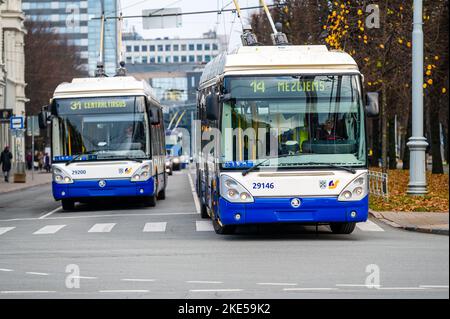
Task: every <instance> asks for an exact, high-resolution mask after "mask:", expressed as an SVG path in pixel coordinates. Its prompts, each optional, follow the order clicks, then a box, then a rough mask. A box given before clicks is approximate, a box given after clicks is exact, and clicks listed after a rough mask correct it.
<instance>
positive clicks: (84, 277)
mask: <svg viewBox="0 0 450 319" xmlns="http://www.w3.org/2000/svg"><path fill="white" fill-rule="evenodd" d="M70 278H73V279H98V278H97V277H87V276H71V277H70Z"/></svg>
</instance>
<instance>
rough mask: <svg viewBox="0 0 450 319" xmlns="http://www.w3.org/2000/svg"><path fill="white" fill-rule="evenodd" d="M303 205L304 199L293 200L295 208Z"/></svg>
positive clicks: (292, 204)
mask: <svg viewBox="0 0 450 319" xmlns="http://www.w3.org/2000/svg"><path fill="white" fill-rule="evenodd" d="M301 205H302V201H301V200H300V199H299V198H294V199H293V200H291V206H292V207H294V208H299V207H300V206H301Z"/></svg>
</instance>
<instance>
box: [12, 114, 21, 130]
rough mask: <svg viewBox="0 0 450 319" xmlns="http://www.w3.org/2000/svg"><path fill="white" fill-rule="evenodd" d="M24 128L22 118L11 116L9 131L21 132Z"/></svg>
mask: <svg viewBox="0 0 450 319" xmlns="http://www.w3.org/2000/svg"><path fill="white" fill-rule="evenodd" d="M23 128H24V120H23V116H13V117H11V121H10V129H11V130H23Z"/></svg>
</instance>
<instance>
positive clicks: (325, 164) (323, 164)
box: [299, 162, 357, 174]
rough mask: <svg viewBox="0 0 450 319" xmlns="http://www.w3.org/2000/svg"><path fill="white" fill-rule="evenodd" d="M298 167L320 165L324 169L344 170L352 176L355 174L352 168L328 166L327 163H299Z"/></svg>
mask: <svg viewBox="0 0 450 319" xmlns="http://www.w3.org/2000/svg"><path fill="white" fill-rule="evenodd" d="M299 165H302V166H303V165H305V166H306V165H322V166H325V167H331V168H335V169H340V170H344V171H347V172H350V173H352V174H356V173H357V171H356V170H355V169H354V168H351V167H347V166H340V165H336V164H328V163H315V162H309V163H301V164H299Z"/></svg>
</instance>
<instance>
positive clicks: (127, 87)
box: [53, 76, 159, 102]
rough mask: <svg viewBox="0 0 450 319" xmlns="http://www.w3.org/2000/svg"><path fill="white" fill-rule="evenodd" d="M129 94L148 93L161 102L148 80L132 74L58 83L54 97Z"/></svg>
mask: <svg viewBox="0 0 450 319" xmlns="http://www.w3.org/2000/svg"><path fill="white" fill-rule="evenodd" d="M128 95H147V96H149V97H151V98H152V99H153V100H155V101H157V102H159V101H158V100H157V98H156V95H155V93H154V91H153V89H152V87H151V86H150V85H149V84H148V83H147V82H145V81H138V80H136V79H135V78H134V77H131V76H122V77H111V78H107V77H101V78H79V79H73V80H72V82H70V83H61V84H60V85H58V87H57V88H56V90H55V93H54V96H53V98H55V99H57V98H75V97H81V96H83V97H84V96H85V97H101V96H128Z"/></svg>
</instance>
